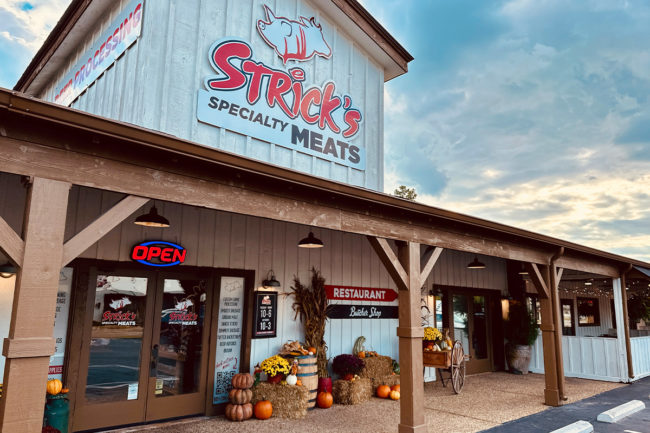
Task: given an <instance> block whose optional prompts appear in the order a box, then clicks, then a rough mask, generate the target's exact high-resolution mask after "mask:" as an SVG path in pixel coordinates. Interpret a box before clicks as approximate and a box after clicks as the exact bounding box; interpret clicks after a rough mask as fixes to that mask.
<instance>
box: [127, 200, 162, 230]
mask: <svg viewBox="0 0 650 433" xmlns="http://www.w3.org/2000/svg"><path fill="white" fill-rule="evenodd" d="M134 223H135V224H137V225H139V226H146V227H169V220H168V219H167V218H165V217H164V216H162V215H158V209H156V204H155V203H154V205H153V206H151V209H150V210H149V213H146V214H144V215H140V216H139V217H137V218H136V219H135V221H134Z"/></svg>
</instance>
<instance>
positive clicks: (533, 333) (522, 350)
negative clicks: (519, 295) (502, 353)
mask: <svg viewBox="0 0 650 433" xmlns="http://www.w3.org/2000/svg"><path fill="white" fill-rule="evenodd" d="M504 327H505V329H504V336H505V338H506V340H507V343H506V360H507V361H508V366H509V368H510V372H512V373H514V374H527V373H528V367H529V366H530V354H531V346H532V345H533V344H534V343H535V340H536V339H537V336H538V333H539V326H538V325H537V321H536V320H535V316H534V314H533V313H531V312H530V311H528V308H526V305H525V303H524V302H521V301H510V312H509V315H508V320H506V321H505V323H504Z"/></svg>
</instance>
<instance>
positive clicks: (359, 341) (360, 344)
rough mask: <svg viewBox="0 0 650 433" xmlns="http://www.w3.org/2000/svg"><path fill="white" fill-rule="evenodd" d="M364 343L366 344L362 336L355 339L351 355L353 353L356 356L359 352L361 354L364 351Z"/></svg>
mask: <svg viewBox="0 0 650 433" xmlns="http://www.w3.org/2000/svg"><path fill="white" fill-rule="evenodd" d="M365 342H366V337H364V336H363V335H362V336H361V337H359V338H357V340H356V341H355V342H354V347H353V348H352V353H354V354H355V355H358V354H359V352H363V351H364V350H365V348H364V347H363V343H365Z"/></svg>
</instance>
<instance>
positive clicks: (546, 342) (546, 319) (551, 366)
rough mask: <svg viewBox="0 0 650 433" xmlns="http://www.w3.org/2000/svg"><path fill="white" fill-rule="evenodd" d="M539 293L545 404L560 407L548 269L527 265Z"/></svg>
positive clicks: (532, 264) (553, 319)
mask: <svg viewBox="0 0 650 433" xmlns="http://www.w3.org/2000/svg"><path fill="white" fill-rule="evenodd" d="M526 268H527V269H528V275H529V276H530V278H531V280H532V282H533V284H534V286H535V288H536V289H537V293H538V294H539V303H540V309H541V315H542V326H541V329H542V344H543V347H544V378H545V381H546V385H545V387H544V404H546V405H548V406H560V405H561V400H560V390H559V387H558V373H557V361H556V351H555V348H556V345H555V337H556V333H555V318H554V315H553V301H552V298H551V291H550V289H549V287H548V284H547V281H548V280H549V274H548V267H547V266H537V265H536V264H534V263H528V264H526Z"/></svg>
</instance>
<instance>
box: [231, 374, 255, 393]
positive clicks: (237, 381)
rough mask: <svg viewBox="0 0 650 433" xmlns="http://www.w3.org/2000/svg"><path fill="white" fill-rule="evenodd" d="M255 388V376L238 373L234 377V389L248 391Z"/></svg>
mask: <svg viewBox="0 0 650 433" xmlns="http://www.w3.org/2000/svg"><path fill="white" fill-rule="evenodd" d="M252 386H253V376H251V375H250V374H248V373H237V374H236V375H234V376H233V377H232V387H233V388H238V389H248V388H250V387H252Z"/></svg>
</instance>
